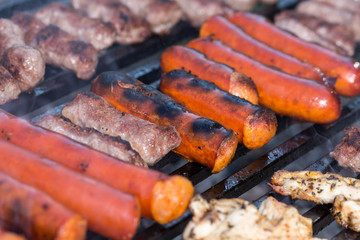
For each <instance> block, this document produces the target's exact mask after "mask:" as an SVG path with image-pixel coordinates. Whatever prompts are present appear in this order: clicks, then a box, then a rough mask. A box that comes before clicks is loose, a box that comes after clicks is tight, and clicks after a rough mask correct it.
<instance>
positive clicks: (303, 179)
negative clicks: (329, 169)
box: [269, 170, 360, 204]
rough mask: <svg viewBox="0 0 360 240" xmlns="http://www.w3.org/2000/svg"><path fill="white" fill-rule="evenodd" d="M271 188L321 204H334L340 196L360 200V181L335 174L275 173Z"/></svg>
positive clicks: (314, 172)
mask: <svg viewBox="0 0 360 240" xmlns="http://www.w3.org/2000/svg"><path fill="white" fill-rule="evenodd" d="M269 186H271V187H272V188H273V189H274V191H276V192H278V193H280V194H282V195H290V196H291V197H292V198H298V199H303V200H308V201H314V202H316V203H321V204H326V203H333V202H334V200H335V197H336V196H338V195H343V196H344V197H345V198H347V199H349V200H360V180H358V179H356V178H347V177H342V176H340V175H338V174H335V173H326V174H323V173H321V172H318V171H296V172H289V171H285V170H280V171H277V172H275V173H274V175H273V176H272V178H271V184H269Z"/></svg>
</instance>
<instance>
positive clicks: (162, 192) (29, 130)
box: [0, 110, 194, 223]
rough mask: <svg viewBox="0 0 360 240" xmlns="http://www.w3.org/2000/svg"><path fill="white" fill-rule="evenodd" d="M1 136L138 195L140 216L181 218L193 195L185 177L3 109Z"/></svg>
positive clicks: (165, 220) (0, 125)
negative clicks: (133, 161) (99, 148)
mask: <svg viewBox="0 0 360 240" xmlns="http://www.w3.org/2000/svg"><path fill="white" fill-rule="evenodd" d="M0 138H1V139H3V140H6V141H9V142H11V143H14V144H16V145H19V146H21V147H23V148H26V149H29V150H30V151H32V152H36V153H38V154H39V155H41V156H44V157H46V158H49V159H52V160H54V161H56V162H59V163H61V164H64V165H65V166H67V167H69V168H71V169H73V170H75V171H78V172H81V173H83V174H85V175H87V176H91V177H93V178H95V179H98V180H100V181H102V182H105V183H106V184H108V185H110V186H112V187H114V188H116V189H119V190H121V191H123V192H127V193H130V194H134V195H136V196H137V197H138V198H139V201H140V205H141V215H142V216H144V217H148V218H152V219H154V220H156V221H157V222H159V223H167V222H170V221H172V220H174V219H176V218H178V217H180V216H181V215H182V214H183V213H184V212H185V211H186V209H187V206H188V204H189V201H190V199H191V198H192V195H193V191H194V189H193V186H192V184H191V183H190V181H188V180H187V179H186V178H183V177H181V176H171V177H170V176H168V175H165V174H162V173H160V172H158V171H155V170H150V169H145V168H142V167H137V166H134V165H131V164H128V163H125V162H122V161H119V160H117V159H114V158H112V157H110V156H108V155H105V154H102V153H100V152H98V151H95V150H93V149H91V148H89V147H86V146H85V145H82V144H79V143H77V142H74V141H72V140H70V139H69V138H67V137H65V136H62V135H60V134H56V133H53V132H51V131H47V130H45V129H43V128H40V127H37V126H35V125H33V124H31V123H30V122H28V121H26V120H23V119H20V118H16V117H14V116H12V115H10V114H9V113H6V112H4V111H2V110H0ZM119 176H121V177H119Z"/></svg>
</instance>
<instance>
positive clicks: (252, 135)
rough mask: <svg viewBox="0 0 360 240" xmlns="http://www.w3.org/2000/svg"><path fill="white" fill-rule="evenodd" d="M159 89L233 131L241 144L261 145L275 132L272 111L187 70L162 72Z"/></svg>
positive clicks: (248, 145) (274, 117)
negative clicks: (232, 93)
mask: <svg viewBox="0 0 360 240" xmlns="http://www.w3.org/2000/svg"><path fill="white" fill-rule="evenodd" d="M160 90H161V91H162V92H164V93H165V94H167V95H169V96H170V97H172V98H174V99H175V100H177V101H179V102H181V103H182V104H184V105H185V107H187V108H189V109H190V110H192V111H194V112H196V113H198V114H200V115H202V116H204V117H207V118H210V119H212V120H214V121H217V122H219V123H221V124H223V125H224V126H225V127H227V128H229V129H232V130H234V131H235V132H236V133H237V135H238V138H239V143H243V144H244V145H245V146H246V147H247V148H249V149H256V148H260V147H262V146H263V145H264V144H266V143H267V142H268V141H270V139H271V138H272V137H273V136H274V135H275V133H276V129H277V120H276V116H275V114H274V112H273V111H271V110H269V109H266V108H263V107H260V106H258V105H253V104H251V103H250V102H248V101H246V100H244V99H242V98H239V97H236V96H234V95H231V94H230V93H228V92H226V91H224V90H221V89H220V88H219V87H217V86H216V85H215V84H213V83H210V82H208V81H204V80H201V79H198V78H196V76H194V75H192V74H190V73H188V72H186V71H184V70H173V71H170V72H168V73H167V74H163V75H162V77H161V81H160Z"/></svg>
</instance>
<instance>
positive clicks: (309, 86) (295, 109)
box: [188, 38, 341, 123]
mask: <svg viewBox="0 0 360 240" xmlns="http://www.w3.org/2000/svg"><path fill="white" fill-rule="evenodd" d="M188 45H189V46H191V47H193V48H195V49H197V50H199V51H201V52H203V53H204V54H205V55H206V56H208V57H209V58H210V59H213V60H215V61H219V62H222V63H225V64H229V65H231V66H232V67H234V68H236V70H238V71H243V72H244V74H247V75H248V76H249V77H251V78H252V79H253V80H254V82H255V84H256V87H257V89H258V91H259V97H260V98H259V103H260V104H261V105H263V106H265V107H268V108H270V109H272V110H273V111H274V112H276V113H278V114H283V115H286V116H290V117H293V118H297V119H301V120H305V121H310V122H315V123H329V122H332V121H335V120H336V119H337V118H339V117H340V114H341V104H340V99H339V98H338V96H337V94H336V93H335V92H334V91H333V90H331V89H330V88H327V87H325V86H324V85H322V84H320V83H318V82H315V81H310V80H308V79H304V78H299V77H296V76H293V75H289V74H285V73H282V72H279V71H276V70H274V69H272V68H270V67H267V66H265V65H263V64H261V63H260V62H258V61H256V60H253V59H251V58H249V57H247V56H245V55H244V54H241V53H238V52H234V51H233V50H232V49H231V48H229V47H227V46H226V45H224V44H222V43H221V42H220V41H217V40H211V39H208V38H207V39H196V40H193V41H192V42H190V43H189V44H188Z"/></svg>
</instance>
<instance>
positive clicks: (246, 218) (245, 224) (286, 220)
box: [183, 195, 315, 240]
mask: <svg viewBox="0 0 360 240" xmlns="http://www.w3.org/2000/svg"><path fill="white" fill-rule="evenodd" d="M189 208H190V211H191V212H192V214H193V219H192V220H191V221H190V222H189V223H188V225H187V226H186V228H185V231H184V233H183V239H184V240H200V239H201V240H215V239H216V240H218V239H219V240H220V239H221V240H225V239H226V240H230V239H242V240H250V239H251V240H265V239H272V240H275V239H283V240H286V239H289V240H290V239H303V240H305V239H307V240H308V239H315V238H312V234H313V233H312V222H311V219H308V218H305V217H303V216H301V215H300V214H299V212H298V211H297V209H296V208H294V207H292V206H287V205H286V204H284V203H281V202H278V201H277V200H276V199H274V198H272V197H269V198H267V199H266V200H265V201H263V202H262V204H261V206H260V210H259V211H258V210H257V208H256V207H255V206H254V205H252V204H251V203H250V202H248V201H246V200H243V199H239V198H236V199H219V200H211V201H210V202H208V201H206V200H204V199H203V198H202V197H201V196H199V195H196V196H195V197H194V198H193V200H192V201H191V203H190V206H189Z"/></svg>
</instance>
